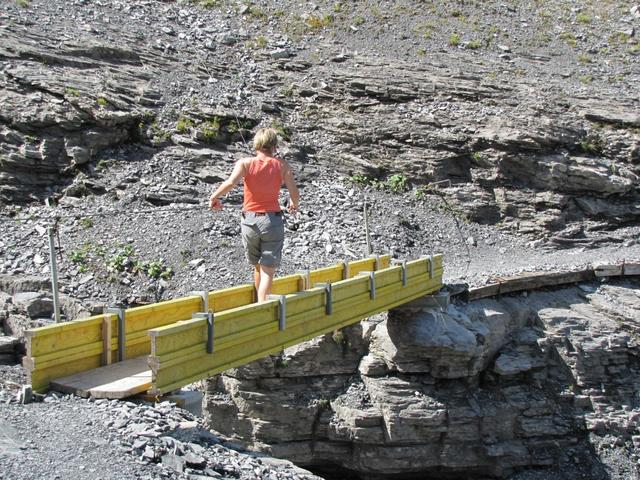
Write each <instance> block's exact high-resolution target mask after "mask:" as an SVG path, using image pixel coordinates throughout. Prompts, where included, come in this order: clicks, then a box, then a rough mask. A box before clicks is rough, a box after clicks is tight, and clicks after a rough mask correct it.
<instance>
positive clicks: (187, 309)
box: [23, 255, 390, 391]
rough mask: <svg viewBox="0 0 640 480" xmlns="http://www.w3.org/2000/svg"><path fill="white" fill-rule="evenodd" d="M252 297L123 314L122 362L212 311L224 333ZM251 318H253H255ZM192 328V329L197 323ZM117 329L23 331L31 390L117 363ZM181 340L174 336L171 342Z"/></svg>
mask: <svg viewBox="0 0 640 480" xmlns="http://www.w3.org/2000/svg"><path fill="white" fill-rule="evenodd" d="M389 264H390V257H389V256H388V255H383V256H380V257H370V258H366V259H363V260H357V261H353V262H348V263H341V264H337V265H334V266H332V267H327V268H322V269H318V270H313V271H310V272H308V273H304V274H296V275H288V276H285V277H281V278H277V279H276V280H275V281H274V288H273V292H274V294H277V295H290V294H293V293H295V292H303V291H304V290H305V289H306V288H308V287H309V286H312V285H315V284H317V283H336V285H337V284H338V283H340V282H341V281H343V279H349V278H352V277H355V276H356V275H358V274H359V273H360V272H362V271H372V270H382V269H386V268H387V267H389ZM311 293H313V291H312V292H311ZM308 294H310V293H307V292H305V293H303V294H301V295H303V296H304V295H308ZM254 296H255V293H254V288H253V285H241V286H237V287H231V288H227V289H224V290H217V291H212V292H208V293H207V295H206V300H207V301H206V302H204V299H203V298H202V296H201V295H192V296H188V297H183V298H179V299H175V300H170V301H166V302H160V303H155V304H151V305H145V306H142V307H135V308H131V309H127V310H125V311H124V317H125V321H124V322H123V323H124V332H123V333H124V335H123V337H122V340H123V341H122V342H121V343H122V345H121V349H122V350H121V351H122V357H123V359H130V358H135V357H140V356H143V355H149V353H151V350H152V341H153V340H154V338H156V337H155V336H154V335H155V334H152V335H151V337H149V333H148V332H150V331H155V330H156V329H157V328H161V327H163V326H170V327H176V322H180V321H185V322H186V323H185V325H189V324H191V323H193V322H194V321H192V320H190V319H191V317H192V315H193V314H194V313H197V312H201V311H203V310H212V311H213V312H216V313H217V314H219V316H218V317H217V318H216V328H219V329H220V331H221V332H223V333H224V328H226V327H223V326H222V325H223V324H224V325H226V324H227V322H223V323H220V322H222V320H221V319H222V318H224V317H223V316H222V312H224V313H225V314H226V313H227V312H237V311H238V309H241V308H243V307H246V306H251V308H254V307H258V305H251V304H253V303H254ZM295 303H296V302H294V303H292V304H291V305H290V306H289V308H290V309H294V310H290V312H289V313H291V312H294V311H295V308H296V307H295ZM205 304H206V305H205ZM262 305H264V306H265V307H263V306H262ZM272 305H273V302H267V303H265V304H261V305H260V306H259V307H260V308H257V309H256V312H253V311H252V310H250V312H251V313H250V318H245V319H244V320H243V321H242V322H241V323H242V324H243V325H244V328H249V326H250V325H256V326H260V325H262V323H261V322H264V321H265V318H267V317H269V315H271V314H272V312H271V307H272ZM205 307H206V308H205ZM262 308H266V309H265V310H264V312H267V313H260V312H263V310H262ZM254 313H256V315H255V316H254ZM269 318H270V317H269ZM195 322H196V323H197V321H195ZM118 326H119V321H118V316H117V315H116V314H113V313H107V314H104V315H97V316H94V317H90V318H86V319H82V320H76V321H72V322H67V323H62V324H55V325H49V326H46V327H41V328H36V329H32V330H28V331H27V332H26V340H27V355H26V356H25V357H24V360H23V363H24V366H25V368H26V369H27V372H28V374H29V377H30V383H31V384H32V387H33V389H34V390H35V391H44V390H46V389H47V388H48V387H49V382H50V381H51V380H54V379H57V378H61V377H66V376H68V375H73V374H76V373H80V372H84V371H88V370H93V369H95V368H98V367H100V366H102V365H106V364H109V363H112V362H116V361H117V360H118V355H117V354H118V350H119V341H118V339H119V337H120V335H119V332H118ZM267 330H268V329H267ZM261 331H266V330H264V329H263V330H261ZM205 332H206V331H205ZM219 333H220V332H218V334H219ZM165 336H166V335H165ZM182 336H183V335H178V336H177V337H176V338H180V337H182ZM171 338H173V337H171ZM160 343H162V342H160ZM194 351H196V350H194ZM155 358H156V357H155V355H154V356H153V357H152V358H150V362H151V363H153V362H154V361H155ZM256 358H257V357H256ZM189 377H191V376H189ZM174 383H175V382H174Z"/></svg>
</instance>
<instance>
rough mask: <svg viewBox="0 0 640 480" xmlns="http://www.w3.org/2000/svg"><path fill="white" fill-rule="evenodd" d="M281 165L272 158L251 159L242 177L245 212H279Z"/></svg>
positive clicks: (243, 207)
mask: <svg viewBox="0 0 640 480" xmlns="http://www.w3.org/2000/svg"><path fill="white" fill-rule="evenodd" d="M281 186H282V165H281V164H280V160H278V159H277V158H273V157H266V158H257V157H256V158H253V159H251V163H250V164H249V169H248V171H247V172H246V174H245V176H244V203H243V204H242V210H243V211H245V212H279V211H280V210H281V209H280V202H279V201H278V196H279V194H280V187H281Z"/></svg>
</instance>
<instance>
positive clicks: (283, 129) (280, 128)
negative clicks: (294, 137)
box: [271, 120, 291, 142]
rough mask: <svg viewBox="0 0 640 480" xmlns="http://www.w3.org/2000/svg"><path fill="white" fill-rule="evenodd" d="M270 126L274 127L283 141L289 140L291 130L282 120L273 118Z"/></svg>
mask: <svg viewBox="0 0 640 480" xmlns="http://www.w3.org/2000/svg"><path fill="white" fill-rule="evenodd" d="M271 127H272V128H274V129H275V131H276V132H278V135H280V137H281V138H282V139H283V140H284V141H285V142H290V141H291V130H290V129H289V128H288V127H287V126H285V125H284V124H283V123H282V122H280V121H278V120H275V121H274V122H273V123H272V124H271Z"/></svg>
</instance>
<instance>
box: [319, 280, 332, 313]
mask: <svg viewBox="0 0 640 480" xmlns="http://www.w3.org/2000/svg"><path fill="white" fill-rule="evenodd" d="M315 286H316V287H322V288H324V313H325V315H331V314H332V313H333V287H332V286H331V284H330V283H316V284H315Z"/></svg>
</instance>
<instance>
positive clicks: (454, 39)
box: [449, 33, 460, 47]
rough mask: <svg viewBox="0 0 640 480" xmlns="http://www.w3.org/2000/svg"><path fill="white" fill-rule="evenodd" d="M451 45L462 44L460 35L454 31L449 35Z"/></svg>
mask: <svg viewBox="0 0 640 480" xmlns="http://www.w3.org/2000/svg"><path fill="white" fill-rule="evenodd" d="M449 45H451V46H452V47H457V46H458V45H460V35H458V34H457V33H452V34H451V35H450V36H449Z"/></svg>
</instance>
